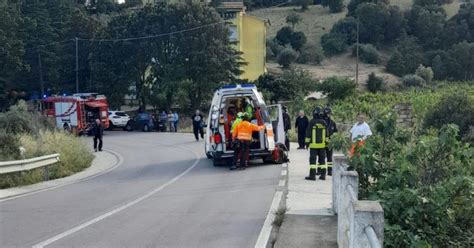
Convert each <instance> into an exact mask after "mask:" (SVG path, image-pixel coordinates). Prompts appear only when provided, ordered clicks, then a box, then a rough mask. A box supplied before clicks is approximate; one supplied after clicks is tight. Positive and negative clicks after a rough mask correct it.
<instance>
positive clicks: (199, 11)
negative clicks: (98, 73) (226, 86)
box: [102, 4, 243, 107]
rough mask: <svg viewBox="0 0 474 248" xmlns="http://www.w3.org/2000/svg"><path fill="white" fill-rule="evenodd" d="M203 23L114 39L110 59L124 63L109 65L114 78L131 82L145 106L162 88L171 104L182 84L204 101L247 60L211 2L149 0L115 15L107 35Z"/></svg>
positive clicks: (198, 102)
mask: <svg viewBox="0 0 474 248" xmlns="http://www.w3.org/2000/svg"><path fill="white" fill-rule="evenodd" d="M216 23H217V24H216ZM205 25H208V26H207V27H203V28H199V31H198V32H197V31H195V32H185V33H178V34H176V35H164V36H159V37H156V38H152V39H137V40H134V39H132V40H125V41H120V42H116V43H113V44H112V45H111V46H110V49H114V50H115V51H117V52H114V53H113V54H114V55H117V56H118V57H115V58H109V59H114V60H116V62H112V63H110V65H111V66H115V65H116V64H117V63H119V68H121V70H117V69H116V68H110V69H111V71H112V72H113V74H116V75H115V76H114V78H116V80H124V81H125V82H127V83H129V84H130V85H129V86H132V88H131V89H133V92H132V93H134V94H135V95H136V97H137V99H138V101H139V105H140V106H141V107H144V106H146V104H147V103H148V102H149V100H150V99H151V98H152V96H151V95H152V94H156V92H160V94H163V97H164V99H166V104H167V106H165V107H170V106H171V105H172V104H173V103H174V99H175V96H176V94H177V92H178V91H177V89H179V88H181V87H184V88H186V92H187V93H188V98H189V100H190V104H191V105H192V106H194V107H199V106H201V104H202V103H203V100H204V99H207V98H208V97H209V96H210V94H212V93H213V89H215V88H216V87H218V86H219V85H220V84H221V83H222V82H228V81H230V80H232V79H234V78H235V77H236V76H237V75H239V74H240V73H241V70H240V67H241V66H242V65H243V62H242V61H241V59H240V53H239V52H237V51H236V50H234V49H233V48H232V44H231V42H230V41H229V38H228V29H227V27H226V26H225V25H224V23H222V22H221V19H220V16H219V15H218V14H217V12H215V10H214V9H213V8H210V7H207V6H205V5H201V4H186V5H184V4H176V5H167V4H156V5H147V6H145V7H144V8H142V9H140V10H138V11H136V12H134V13H131V14H129V13H126V14H123V15H120V16H117V17H115V18H114V19H113V20H112V21H111V23H110V24H109V26H108V30H107V35H108V36H109V37H114V38H127V37H144V36H150V35H153V34H163V33H170V32H176V31H179V30H187V29H193V28H197V27H200V26H205ZM211 27H212V28H211ZM108 62H109V61H104V62H102V64H103V65H106V64H108ZM105 70H107V69H105ZM188 82H192V83H188ZM102 84H104V85H107V84H108V82H105V81H104V82H102ZM127 88H128V87H127Z"/></svg>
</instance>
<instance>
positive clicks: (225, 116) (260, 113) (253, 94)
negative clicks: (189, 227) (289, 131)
mask: <svg viewBox="0 0 474 248" xmlns="http://www.w3.org/2000/svg"><path fill="white" fill-rule="evenodd" d="M246 105H250V106H251V107H252V109H253V113H254V114H253V116H252V120H251V122H252V123H254V124H257V125H265V129H264V130H261V131H260V132H254V134H253V139H252V143H251V146H250V158H251V159H256V158H261V159H263V160H264V162H274V163H283V162H285V161H286V160H287V152H286V150H287V149H286V147H285V138H286V137H285V132H284V126H283V113H282V107H281V105H280V104H276V105H271V106H266V105H265V101H264V100H263V96H262V94H261V93H260V92H259V91H257V87H256V86H255V85H253V84H242V85H227V86H223V87H221V88H220V89H218V90H216V92H215V93H214V97H213V98H212V104H211V108H210V111H209V118H207V126H206V128H207V130H206V139H205V141H206V145H205V152H206V156H207V157H208V158H210V159H213V160H214V165H216V166H217V165H219V164H221V163H223V162H225V163H226V164H228V165H229V164H230V163H231V162H232V158H233V155H234V150H233V148H232V135H231V127H232V124H233V122H234V120H235V117H236V116H237V113H238V112H243V111H244V106H246ZM247 108H248V107H247Z"/></svg>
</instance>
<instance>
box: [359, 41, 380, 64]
mask: <svg viewBox="0 0 474 248" xmlns="http://www.w3.org/2000/svg"><path fill="white" fill-rule="evenodd" d="M352 56H357V45H355V46H354V47H353V49H352ZM359 60H360V61H362V62H364V63H367V64H379V63H380V55H379V52H378V51H377V49H376V48H375V47H374V46H373V45H371V44H359Z"/></svg>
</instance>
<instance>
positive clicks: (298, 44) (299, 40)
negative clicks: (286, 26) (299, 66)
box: [290, 32, 306, 51]
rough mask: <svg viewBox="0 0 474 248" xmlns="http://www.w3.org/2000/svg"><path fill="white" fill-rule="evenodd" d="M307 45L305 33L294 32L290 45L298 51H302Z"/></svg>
mask: <svg viewBox="0 0 474 248" xmlns="http://www.w3.org/2000/svg"><path fill="white" fill-rule="evenodd" d="M305 44H306V35H304V33H303V32H294V33H293V35H292V36H291V38H290V45H291V47H293V49H295V50H296V51H301V48H302V47H303V46H304V45H305Z"/></svg>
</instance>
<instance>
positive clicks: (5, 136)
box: [0, 129, 20, 161]
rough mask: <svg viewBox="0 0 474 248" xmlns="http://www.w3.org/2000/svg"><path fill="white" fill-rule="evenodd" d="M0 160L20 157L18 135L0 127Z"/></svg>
mask: <svg viewBox="0 0 474 248" xmlns="http://www.w3.org/2000/svg"><path fill="white" fill-rule="evenodd" d="M0 140H1V141H2V142H0V161H8V160H16V159H20V150H19V149H18V148H19V147H20V142H19V140H18V138H17V137H16V135H14V134H12V133H8V132H6V131H5V130H4V129H0Z"/></svg>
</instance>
